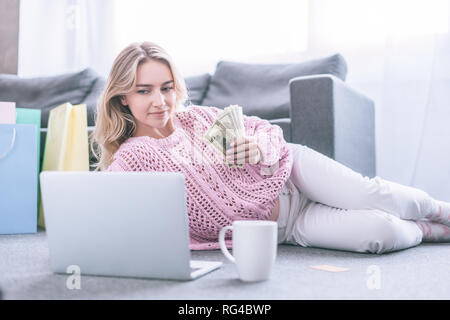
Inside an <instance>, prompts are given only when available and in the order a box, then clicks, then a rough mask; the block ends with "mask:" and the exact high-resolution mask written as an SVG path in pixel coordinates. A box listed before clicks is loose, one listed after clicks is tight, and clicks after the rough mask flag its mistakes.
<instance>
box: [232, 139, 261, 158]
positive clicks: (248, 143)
mask: <svg viewBox="0 0 450 320" xmlns="http://www.w3.org/2000/svg"><path fill="white" fill-rule="evenodd" d="M226 160H227V162H229V163H234V164H244V163H249V164H258V163H259V161H260V160H261V150H260V149H259V147H258V144H257V142H256V138H255V137H252V136H244V137H241V138H237V139H236V140H235V141H234V145H233V144H231V147H230V148H229V149H228V150H227V158H226Z"/></svg>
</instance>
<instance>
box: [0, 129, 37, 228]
mask: <svg viewBox="0 0 450 320" xmlns="http://www.w3.org/2000/svg"><path fill="white" fill-rule="evenodd" d="M37 150H38V149H37V127H36V125H32V124H0V234H17V233H35V232H37V205H36V203H37V196H38V185H37V184H38V180H37V179H38V164H37V161H36V159H37V156H38V155H37V152H38V151H37Z"/></svg>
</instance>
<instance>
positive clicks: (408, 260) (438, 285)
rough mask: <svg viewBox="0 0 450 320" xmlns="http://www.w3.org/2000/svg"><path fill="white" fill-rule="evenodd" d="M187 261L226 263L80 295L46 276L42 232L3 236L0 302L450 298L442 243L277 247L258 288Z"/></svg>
mask: <svg viewBox="0 0 450 320" xmlns="http://www.w3.org/2000/svg"><path fill="white" fill-rule="evenodd" d="M192 258H193V259H196V260H219V261H223V262H224V265H223V266H222V267H221V268H220V269H219V270H216V271H214V272H212V273H209V274H207V275H205V276H203V277H202V278H199V279H197V280H195V281H187V282H178V281H161V280H145V279H132V278H113V277H95V276H83V275H82V276H81V289H79V290H69V289H67V288H66V280H67V276H66V275H57V274H53V273H52V272H51V270H50V265H49V252H48V246H47V238H46V234H45V232H42V231H41V232H38V233H37V234H30V235H2V236H0V289H1V290H2V292H3V298H4V299H176V300H178V299H187V300H190V299H204V300H210V299H225V300H242V299H257V300H259V299H275V300H278V299H284V300H290V299H445V300H448V299H450V268H449V266H450V244H444V243H441V244H422V245H420V246H418V247H415V248H411V249H407V250H403V251H399V252H394V253H389V254H384V255H373V254H358V253H351V252H343V251H333V250H326V249H318V248H302V247H299V246H289V245H280V246H279V247H278V256H277V260H276V264H275V267H274V270H273V273H272V277H271V279H270V280H267V281H264V282H258V283H244V282H241V281H240V280H238V278H237V273H236V268H235V266H234V265H233V264H232V263H230V262H228V260H226V259H225V257H223V256H222V253H221V252H220V250H213V251H201V252H198V251H193V252H192ZM313 265H333V266H338V267H345V268H349V269H350V270H348V271H345V272H340V273H332V272H326V271H320V270H315V269H312V268H310V266H313ZM371 265H375V266H377V268H378V270H379V276H380V277H379V279H380V281H379V284H380V287H379V289H376V288H375V289H370V288H369V287H368V284H367V283H368V279H369V278H370V277H374V276H375V274H373V273H370V270H371V269H370V268H369V266H371ZM368 272H369V273H368ZM369 282H370V281H369Z"/></svg>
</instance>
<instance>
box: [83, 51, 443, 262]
mask: <svg viewBox="0 0 450 320" xmlns="http://www.w3.org/2000/svg"><path fill="white" fill-rule="evenodd" d="M186 99H187V90H186V85H185V83H184V80H183V77H182V76H181V74H180V73H179V72H178V70H177V68H176V67H175V65H174V64H173V62H172V60H171V58H170V57H169V56H168V54H167V53H166V52H165V51H164V50H163V49H162V48H161V47H159V46H158V45H156V44H154V43H150V42H144V43H134V44H131V45H130V46H128V47H127V48H125V49H124V50H123V51H122V52H121V53H120V54H119V55H118V57H117V58H116V60H115V61H114V64H113V67H112V70H111V72H110V75H109V77H108V81H107V84H106V88H105V91H104V93H103V95H102V97H101V99H100V101H99V105H98V111H97V122H96V128H95V131H94V134H93V137H94V139H93V143H95V144H96V145H97V150H98V153H99V154H98V155H97V158H98V160H99V162H98V166H97V169H98V170H107V171H166V172H167V171H169V172H171V171H176V172H182V173H183V174H184V176H185V178H186V188H187V206H188V213H189V229H190V239H191V245H190V246H191V249H193V250H196V249H197V250H202V249H217V248H218V247H219V246H218V243H217V238H218V234H219V231H220V229H221V228H222V227H224V226H226V225H230V224H231V223H232V221H233V220H242V219H258V220H273V221H277V223H278V228H279V232H278V234H279V243H291V244H298V245H301V246H305V247H322V248H329V249H338V250H347V251H356V252H370V253H383V252H389V251H395V250H400V249H405V248H409V247H412V246H415V245H418V244H419V243H421V242H422V241H449V240H450V228H449V225H450V218H449V216H450V204H449V203H446V202H442V201H437V200H435V199H433V198H431V197H430V196H429V195H428V194H426V193H425V192H423V191H421V190H418V189H415V188H411V187H407V186H402V185H399V184H396V183H393V182H390V181H386V180H383V179H381V178H380V177H376V178H373V179H369V178H367V177H363V176H362V175H361V174H359V173H356V172H354V171H352V170H351V169H349V168H347V167H345V166H343V165H341V164H339V163H337V162H336V161H334V160H332V159H330V158H328V157H326V156H324V155H322V154H320V153H318V152H315V151H314V150H312V149H309V148H308V147H306V146H302V145H298V144H291V143H286V141H285V140H284V139H283V132H282V130H281V129H280V127H278V126H275V125H271V124H270V123H269V122H268V121H266V120H262V119H260V118H258V117H253V116H252V117H249V116H245V115H244V125H245V134H246V135H245V137H243V138H242V139H238V140H237V141H235V145H234V146H232V147H231V148H230V149H229V150H227V158H226V161H227V162H233V161H234V162H235V163H245V165H244V166H243V167H237V166H234V167H228V166H227V165H226V164H225V163H224V159H223V156H222V155H220V154H219V153H218V152H216V150H214V148H213V147H212V146H210V145H209V143H208V142H206V141H205V139H203V135H204V134H205V132H206V131H207V130H208V128H209V127H210V126H211V125H212V124H213V122H214V120H215V119H216V117H217V116H218V114H219V113H220V112H221V111H222V110H220V109H218V108H215V107H204V106H193V105H190V106H188V107H184V103H185V101H186ZM92 147H93V146H92ZM93 149H94V148H93ZM93 151H94V152H95V150H93ZM149 192H151V190H149ZM227 245H228V246H230V245H231V242H230V239H228V242H227Z"/></svg>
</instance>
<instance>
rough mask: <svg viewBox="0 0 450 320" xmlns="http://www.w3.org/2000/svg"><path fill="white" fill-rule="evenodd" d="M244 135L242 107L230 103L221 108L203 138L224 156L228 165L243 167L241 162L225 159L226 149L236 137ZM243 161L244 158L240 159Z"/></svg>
mask: <svg viewBox="0 0 450 320" xmlns="http://www.w3.org/2000/svg"><path fill="white" fill-rule="evenodd" d="M244 135H245V129H244V118H243V116H242V107H240V106H238V105H230V106H228V107H226V108H224V109H223V112H221V113H220V114H219V115H218V116H217V119H216V120H215V121H214V123H213V124H212V126H211V127H210V128H209V129H208V131H206V133H205V135H204V138H205V139H206V140H207V141H208V142H209V143H211V144H212V145H213V146H214V148H216V149H217V150H218V151H219V152H220V153H221V154H223V156H224V162H225V163H226V164H227V165H228V167H240V168H242V167H243V165H244V164H243V163H236V164H235V163H229V162H227V161H226V153H227V149H228V148H230V144H231V143H232V142H233V141H234V140H235V139H236V138H240V137H243V136H244ZM242 161H244V160H242Z"/></svg>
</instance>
